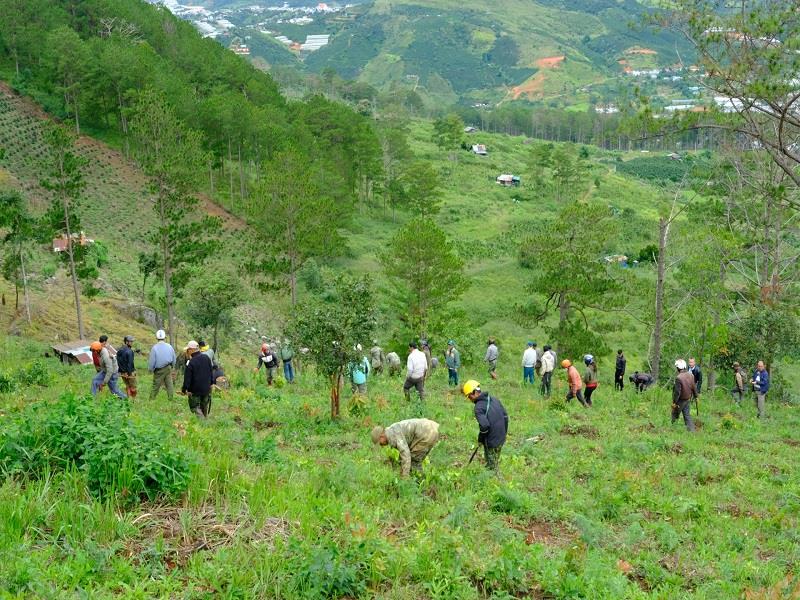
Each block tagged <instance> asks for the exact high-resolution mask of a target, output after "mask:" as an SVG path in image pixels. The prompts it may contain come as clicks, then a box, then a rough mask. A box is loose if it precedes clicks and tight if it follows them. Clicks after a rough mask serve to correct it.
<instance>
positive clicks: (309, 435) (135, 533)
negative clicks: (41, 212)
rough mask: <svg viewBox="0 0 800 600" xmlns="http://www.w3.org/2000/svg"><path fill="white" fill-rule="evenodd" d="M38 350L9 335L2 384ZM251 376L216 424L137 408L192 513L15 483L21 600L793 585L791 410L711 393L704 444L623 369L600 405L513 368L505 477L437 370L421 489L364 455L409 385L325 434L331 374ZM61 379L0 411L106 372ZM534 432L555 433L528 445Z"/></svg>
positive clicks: (12, 511) (66, 487)
mask: <svg viewBox="0 0 800 600" xmlns="http://www.w3.org/2000/svg"><path fill="white" fill-rule="evenodd" d="M40 349H41V348H39V347H38V346H37V345H36V344H35V343H32V342H23V341H20V340H18V339H14V338H5V337H0V372H8V371H12V372H13V371H14V370H15V369H16V368H18V367H19V366H21V365H24V364H26V363H27V362H29V361H30V359H31V357H32V356H35V355H36V354H37V353H38V352H39V351H40ZM140 360H141V359H140ZM235 362H237V361H234V360H230V359H229V360H228V365H229V374H230V375H231V376H232V379H233V381H234V384H235V385H234V389H233V390H232V391H231V392H230V393H228V394H226V395H224V396H217V397H216V398H215V400H214V405H213V409H212V417H211V419H210V420H209V421H208V422H206V423H200V422H198V421H196V420H195V419H194V418H192V417H190V416H189V415H188V411H187V409H186V407H185V400H183V399H180V398H178V399H176V401H175V402H174V404H172V405H169V404H167V403H166V401H165V400H164V397H163V395H162V397H160V398H159V399H158V400H156V401H155V402H149V401H147V400H146V399H142V398H146V397H147V393H148V391H149V381H147V380H146V379H144V378H143V380H142V382H141V385H140V389H141V393H142V398H140V399H139V400H137V401H136V402H135V403H134V404H133V408H132V418H134V419H136V420H138V421H142V422H150V421H157V422H160V423H164V424H165V425H166V426H168V427H171V428H174V430H175V443H176V444H179V445H181V446H184V447H187V448H189V449H191V450H192V451H193V452H194V453H195V456H196V458H197V461H198V462H197V467H196V468H195V469H194V470H193V474H192V480H191V484H190V489H189V492H188V495H187V496H186V497H185V498H184V499H183V500H182V501H181V502H179V503H177V504H175V505H167V506H164V505H153V504H145V505H143V506H141V507H138V508H133V509H131V510H121V509H119V508H117V507H115V505H114V504H113V503H105V502H102V501H98V500H96V499H93V498H91V497H90V496H88V495H87V494H86V492H85V489H84V487H83V484H82V482H81V475H80V474H78V473H66V474H64V473H54V474H52V475H50V476H49V477H47V478H46V479H45V480H43V481H35V482H27V483H20V482H14V481H6V482H4V483H3V484H2V485H0V524H2V525H0V553H2V555H3V556H4V557H5V560H3V561H2V562H0V588H2V589H3V590H4V591H5V595H6V597H19V598H22V597H60V598H66V597H83V596H86V595H88V596H91V597H93V598H109V597H126V598H153V597H164V598H166V597H183V598H211V597H231V598H232V597H245V598H247V597H249V598H252V597H259V598H301V597H304V596H303V595H302V593H301V588H302V586H303V585H304V584H307V583H308V582H313V583H317V584H325V585H329V586H331V588H332V593H331V595H332V596H333V597H338V596H345V597H350V598H353V597H361V598H385V599H389V598H392V599H395V600H400V599H408V600H412V599H414V600H417V599H427V598H430V599H433V598H453V599H456V598H457V599H459V600H469V599H473V598H490V597H493V598H508V597H532V598H568V597H572V598H574V597H591V598H609V599H611V598H614V599H618V598H735V597H740V596H741V595H742V592H743V591H745V590H758V589H761V588H765V587H771V586H775V589H776V590H777V589H778V587H779V585H780V582H781V580H782V579H783V578H784V577H785V576H786V575H787V574H788V573H791V570H792V568H793V565H795V564H796V563H797V561H798V560H800V544H799V543H798V539H797V535H796V532H797V530H798V529H797V528H798V522H797V515H798V512H797V509H798V499H797V495H796V494H795V493H794V492H793V491H792V490H796V489H797V486H798V484H800V480H799V479H798V474H797V470H796V469H795V468H794V464H795V462H794V456H795V454H796V448H795V447H794V446H795V445H796V444H797V441H796V432H797V428H798V426H800V415H798V413H797V411H796V410H795V409H792V408H790V407H784V406H771V407H770V409H769V410H770V417H769V418H768V419H767V421H765V422H757V421H756V419H755V418H754V415H753V412H754V410H753V408H752V406H750V404H746V406H745V407H743V408H732V407H731V403H730V399H729V397H727V394H725V393H722V394H721V395H720V396H719V397H714V398H711V397H709V396H704V398H703V401H702V404H701V410H702V414H701V419H702V427H701V429H700V431H699V433H697V434H695V435H689V434H687V433H686V432H685V430H684V429H683V427H682V426H681V425H680V424H676V425H675V426H673V427H670V426H669V421H668V407H669V401H668V400H667V398H666V395H665V393H664V392H659V391H651V392H648V393H647V394H645V395H643V396H635V395H634V394H633V393H632V392H631V391H630V390H629V389H628V390H626V392H624V393H623V394H617V393H614V392H613V391H612V388H611V385H610V381H609V378H610V373H609V371H608V369H605V370H603V371H602V372H601V382H602V383H601V387H600V388H599V391H598V392H597V394H596V396H595V398H596V405H595V408H594V409H592V410H591V411H585V410H583V409H581V408H580V407H578V406H575V405H571V406H567V407H566V408H564V407H559V405H558V404H550V403H548V402H547V401H544V400H542V399H540V398H539V396H538V394H535V393H532V392H531V391H530V390H526V389H522V388H520V386H519V384H518V383H516V382H517V380H518V376H519V374H518V372H517V368H516V360H513V361H511V360H503V361H501V367H500V381H499V382H498V383H496V384H494V385H492V386H491V388H490V389H491V391H492V392H493V393H495V394H497V395H498V396H499V397H500V398H501V399H502V400H503V402H504V404H505V406H506V408H507V410H508V412H509V413H510V415H511V423H512V424H511V433H510V437H509V440H508V443H507V445H506V448H505V449H504V452H503V457H502V462H501V477H500V478H499V479H494V478H493V477H491V476H489V475H488V474H486V473H485V472H484V471H483V468H482V466H481V464H480V462H481V461H480V457H479V458H478V460H476V462H475V463H473V464H472V465H469V466H468V465H466V462H467V459H468V457H469V454H470V451H471V449H472V448H473V447H474V446H473V444H474V439H475V434H476V425H475V422H474V419H473V417H472V415H471V412H470V407H469V405H468V404H467V403H465V401H464V400H463V399H462V398H460V397H459V396H457V395H454V394H451V393H449V392H447V390H446V385H445V381H444V373H442V372H438V373H437V374H436V376H435V377H434V379H433V381H432V382H431V383H430V385H429V389H430V396H429V399H428V403H427V409H426V410H425V411H424V414H425V415H426V416H428V417H430V418H433V419H436V420H437V421H439V422H440V423H441V433H442V434H443V439H442V441H441V442H440V443H439V445H438V446H437V447H436V448H435V449H434V451H433V452H432V454H431V456H430V458H429V461H428V463H427V466H426V474H425V476H424V477H423V478H422V480H421V481H419V483H415V482H414V481H405V480H399V479H397V476H396V469H395V468H394V467H392V466H391V465H390V463H389V460H388V458H389V457H390V456H391V452H387V451H383V450H380V449H377V448H374V447H372V446H371V444H370V443H369V436H368V432H369V427H370V426H371V425H372V424H374V423H390V422H392V421H395V420H397V419H400V418H406V417H410V416H414V415H415V414H417V411H416V410H415V409H414V408H413V407H410V406H408V405H406V404H405V403H404V402H403V401H402V399H401V398H402V396H401V393H400V381H399V380H394V381H386V380H384V379H375V378H372V379H371V381H370V396H371V399H372V400H373V404H372V406H371V408H369V409H368V411H367V412H366V414H363V415H361V416H358V417H354V416H350V415H348V414H347V413H345V416H344V418H343V419H342V420H341V421H340V422H339V423H335V424H331V423H330V422H329V421H328V419H327V417H326V416H325V404H326V399H325V394H324V393H322V390H323V389H324V383H323V382H322V381H321V380H316V379H313V378H311V377H310V376H307V377H302V378H301V382H300V384H299V385H297V386H296V387H293V388H283V389H280V390H278V391H277V394H275V393H266V391H265V390H264V388H263V387H262V386H261V385H257V386H256V387H255V391H254V390H253V384H254V383H255V380H254V379H252V377H253V376H252V375H251V374H250V373H249V371H248V370H247V369H239V368H233V367H231V365H233V364H234V363H235ZM247 366H248V367H249V365H247ZM52 368H53V370H54V372H55V373H56V379H55V381H54V385H53V386H52V387H50V388H48V389H38V388H36V389H23V390H22V392H21V393H20V394H18V395H8V394H5V395H3V394H0V409H2V411H3V412H0V415H2V414H3V413H4V412H6V411H8V410H13V408H14V407H17V406H20V405H22V404H24V403H26V402H29V401H32V400H34V399H36V400H38V399H50V398H54V397H56V396H57V395H58V394H59V393H61V391H63V390H77V391H83V390H86V389H88V385H89V380H90V378H91V376H92V374H93V373H92V372H91V369H90V368H84V369H80V368H72V369H69V368H63V367H58V366H56V365H55V364H54V365H53V367H52ZM476 374H477V375H480V373H476V372H473V371H467V372H465V373H464V375H465V376H473V375H476ZM562 380H563V375H561V374H559V376H558V380H557V383H556V390H555V395H556V396H558V397H560V396H561V395H562V394H563V393H564V383H563V381H562ZM101 401H111V400H110V399H108V398H106V397H102V400H101ZM729 411H730V412H731V413H732V415H731V416H727V417H723V415H724V414H727V413H728V412H729ZM0 419H2V416H0ZM276 424H277V425H276ZM265 425H266V429H265ZM248 435H253V436H255V438H256V439H262V438H264V437H272V438H274V440H275V441H276V442H277V452H276V453H275V454H274V455H273V456H272V458H270V459H269V460H268V462H267V463H266V464H257V463H255V462H253V461H252V460H250V459H248V458H247V457H246V455H245V451H244V446H243V442H244V440H245V438H246V437H247V436H248ZM534 435H543V436H544V440H543V441H541V442H539V443H533V442H528V441H526V439H527V438H530V437H532V436H534ZM209 515H211V516H210V517H209ZM214 515H216V516H214ZM271 519H272V520H271ZM281 531H286V532H287V535H288V538H285V537H283V535H280V532H281ZM224 532H227V533H224ZM254 537H255V539H258V540H260V541H259V542H258V543H251V542H249V541H248V540H252V539H254ZM204 540H205V541H206V542H209V541H210V542H213V544H212V549H209V548H207V547H206V546H205V545H204ZM220 542H221V545H220V546H217V545H216V544H217V543H220ZM348 584H356V585H363V586H364V587H363V588H361V589H362V592H361V593H356V592H353V591H352V590H353V589H356V590H357V589H359V588H358V587H356V588H349V587H348ZM493 594H494V595H493ZM305 597H309V598H319V597H322V596H321V595H320V594H319V593H311V594H309V595H308V596H305ZM750 597H767V596H750ZM770 597H772V596H770ZM776 597H777V596H776Z"/></svg>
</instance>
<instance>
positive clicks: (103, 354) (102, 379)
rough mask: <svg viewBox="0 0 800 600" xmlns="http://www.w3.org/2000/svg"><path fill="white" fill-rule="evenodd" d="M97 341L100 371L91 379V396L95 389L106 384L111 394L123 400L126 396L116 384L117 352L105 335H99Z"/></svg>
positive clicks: (117, 373) (117, 376) (117, 370)
mask: <svg viewBox="0 0 800 600" xmlns="http://www.w3.org/2000/svg"><path fill="white" fill-rule="evenodd" d="M98 341H99V342H100V371H99V372H98V373H97V375H95V378H94V379H93V380H92V396H97V391H98V390H99V389H102V388H103V386H105V385H107V386H108V389H109V390H111V393H112V394H114V395H115V396H116V397H117V398H121V399H123V400H124V399H125V398H127V396H126V395H125V393H124V392H123V391H122V390H120V389H119V385H117V382H118V381H119V366H118V365H117V352H116V350H114V348H112V347H111V346H110V345H109V343H108V336H107V335H101V336H100V338H99V340H98ZM112 352H113V353H112Z"/></svg>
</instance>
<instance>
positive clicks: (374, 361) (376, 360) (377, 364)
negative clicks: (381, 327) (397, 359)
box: [369, 340, 386, 374]
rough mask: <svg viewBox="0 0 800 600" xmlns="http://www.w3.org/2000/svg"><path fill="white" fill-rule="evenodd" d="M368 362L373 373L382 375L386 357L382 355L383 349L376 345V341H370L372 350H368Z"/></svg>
mask: <svg viewBox="0 0 800 600" xmlns="http://www.w3.org/2000/svg"><path fill="white" fill-rule="evenodd" d="M369 362H370V365H369V366H370V367H371V368H372V372H373V373H375V374H379V373H383V363H385V362H386V357H385V356H384V355H383V348H381V347H380V346H379V345H378V340H372V348H370V350H369Z"/></svg>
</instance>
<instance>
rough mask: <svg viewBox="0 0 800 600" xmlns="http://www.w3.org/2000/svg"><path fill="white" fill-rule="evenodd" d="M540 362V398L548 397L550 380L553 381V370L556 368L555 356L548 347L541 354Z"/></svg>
mask: <svg viewBox="0 0 800 600" xmlns="http://www.w3.org/2000/svg"><path fill="white" fill-rule="evenodd" d="M541 361H542V367H541V369H540V371H541V373H542V387H541V389H540V392H541V394H542V396H548V397H549V396H550V390H551V388H550V386H551V380H552V379H553V370H554V369H555V368H556V355H555V353H554V352H553V349H552V348H551V347H550V346H549V345H546V346H545V347H544V354H542V358H541Z"/></svg>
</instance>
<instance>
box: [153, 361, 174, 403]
mask: <svg viewBox="0 0 800 600" xmlns="http://www.w3.org/2000/svg"><path fill="white" fill-rule="evenodd" d="M162 387H163V388H164V389H165V390H167V399H168V400H170V401H172V396H173V394H174V393H175V382H174V381H173V379H172V365H167V366H165V367H161V368H160V369H156V370H155V371H153V387H152V389H151V390H150V400H154V399H155V397H156V396H158V392H159V391H160V390H161V388H162Z"/></svg>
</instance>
